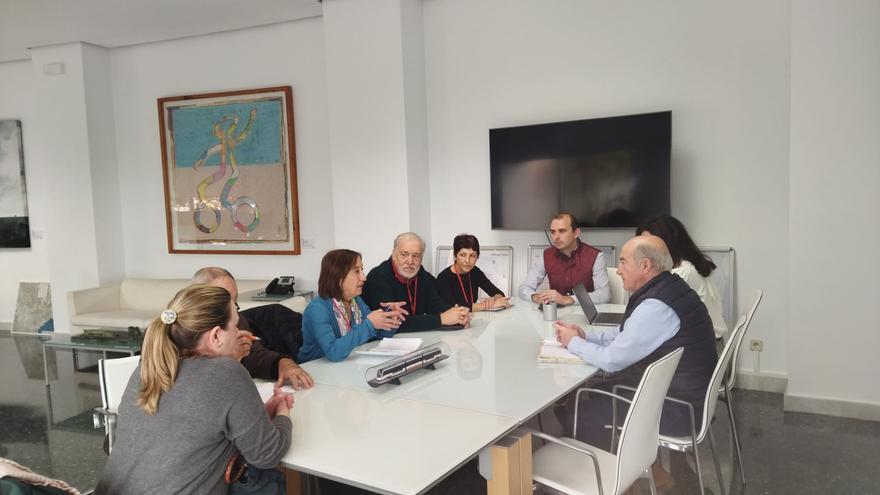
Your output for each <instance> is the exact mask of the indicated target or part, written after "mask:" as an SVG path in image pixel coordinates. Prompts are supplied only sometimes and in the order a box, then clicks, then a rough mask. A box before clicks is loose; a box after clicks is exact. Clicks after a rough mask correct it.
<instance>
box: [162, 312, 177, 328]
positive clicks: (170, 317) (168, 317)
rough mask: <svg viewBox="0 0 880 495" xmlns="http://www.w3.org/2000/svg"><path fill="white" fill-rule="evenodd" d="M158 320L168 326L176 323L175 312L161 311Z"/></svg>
mask: <svg viewBox="0 0 880 495" xmlns="http://www.w3.org/2000/svg"><path fill="white" fill-rule="evenodd" d="M160 318H162V323H165V324H166V325H170V324H172V323H174V322H175V321H177V312H176V311H174V310H173V309H166V310H165V311H162V315H161V316H160Z"/></svg>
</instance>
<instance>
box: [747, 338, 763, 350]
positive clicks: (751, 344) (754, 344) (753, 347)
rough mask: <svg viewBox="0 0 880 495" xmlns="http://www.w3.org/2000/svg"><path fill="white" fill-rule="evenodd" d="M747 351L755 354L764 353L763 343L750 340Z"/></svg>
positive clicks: (758, 340)
mask: <svg viewBox="0 0 880 495" xmlns="http://www.w3.org/2000/svg"><path fill="white" fill-rule="evenodd" d="M749 350H751V351H755V352H763V351H764V341H763V340H760V339H752V340H750V341H749Z"/></svg>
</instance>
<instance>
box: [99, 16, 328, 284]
mask: <svg viewBox="0 0 880 495" xmlns="http://www.w3.org/2000/svg"><path fill="white" fill-rule="evenodd" d="M323 45H324V35H323V27H322V22H321V19H320V18H314V19H306V20H301V21H293V22H288V23H282V24H276V25H272V26H267V27H260V28H254V29H245V30H240V31H233V32H228V33H222V34H217V35H208V36H199V37H195V38H189V39H182V40H176V41H168V42H161V43H151V44H145V45H139V46H132V47H127V48H119V49H114V50H112V51H111V56H110V59H111V72H112V83H113V95H112V97H113V104H114V108H115V112H114V116H115V124H116V144H117V155H118V160H119V190H120V197H121V202H122V217H123V224H124V225H123V233H124V244H125V267H126V273H127V275H129V276H144V277H189V276H190V275H192V273H193V272H194V271H195V270H196V269H198V268H199V267H202V266H205V265H219V266H223V267H225V268H227V269H229V270H230V271H231V272H232V273H233V274H235V275H236V276H237V277H239V278H271V277H273V276H277V275H278V274H292V275H295V276H296V278H297V280H296V284H297V287H299V288H315V286H316V280H317V276H318V270H319V266H320V259H321V256H322V255H323V253H324V252H325V251H326V250H327V249H330V248H332V247H333V211H332V200H331V198H332V191H331V184H330V169H329V156H328V137H327V128H328V122H327V93H326V88H325V86H326V82H325V66H324V49H323ZM278 85H291V86H293V106H294V110H293V111H294V125H295V130H296V161H297V176H298V177H297V178H298V192H299V207H300V212H299V219H300V227H301V234H302V237H303V238H306V239H313V240H314V241H315V248H314V249H309V248H304V249H303V251H302V255H299V256H277V255H275V256H269V255H265V256H253V255H247V256H245V255H190V254H174V255H172V254H168V250H167V244H166V229H165V210H164V207H163V194H164V193H163V187H162V158H161V151H160V145H159V124H158V116H157V110H156V99H157V98H160V97H164V96H175V95H186V94H196V93H204V92H211V91H222V90H233V89H242V88H259V87H268V86H278Z"/></svg>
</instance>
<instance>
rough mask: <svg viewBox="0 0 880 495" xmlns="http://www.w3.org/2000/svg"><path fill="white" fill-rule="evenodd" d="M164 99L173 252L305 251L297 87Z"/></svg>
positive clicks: (167, 218) (162, 115)
mask: <svg viewBox="0 0 880 495" xmlns="http://www.w3.org/2000/svg"><path fill="white" fill-rule="evenodd" d="M158 105H159V133H160V139H161V143H162V175H163V178H164V182H165V221H166V225H167V231H168V252H169V253H193V254H195V253H211V254H299V253H300V235H299V206H298V202H297V186H296V146H295V143H294V132H293V90H292V89H291V87H290V86H281V87H274V88H261V89H249V90H242V91H227V92H222V93H205V94H197V95H186V96H173V97H167V98H159V100H158Z"/></svg>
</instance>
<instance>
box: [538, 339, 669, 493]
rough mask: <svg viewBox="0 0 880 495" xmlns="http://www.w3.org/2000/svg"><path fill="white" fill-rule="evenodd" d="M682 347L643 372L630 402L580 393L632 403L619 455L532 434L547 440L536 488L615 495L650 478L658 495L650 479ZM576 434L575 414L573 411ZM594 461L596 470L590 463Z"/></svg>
mask: <svg viewBox="0 0 880 495" xmlns="http://www.w3.org/2000/svg"><path fill="white" fill-rule="evenodd" d="M682 352H683V350H682V349H681V348H678V349H676V350H675V351H673V352H670V353H669V354H667V355H666V356H664V357H662V358H660V359H658V360H657V361H655V362H654V363H652V364H651V365H650V366H648V368H647V369H646V370H645V374H644V375H643V376H642V380H641V382H640V383H639V386H638V388H637V389H636V390H635V394H634V395H633V398H632V400H630V399H627V398H625V397H620V396H618V395H615V394H612V393H611V392H608V391H606V390H598V389H592V388H581V389H579V390H578V392H577V395H576V397H575V400H580V394H581V392H590V393H595V394H602V395H607V396H609V397H611V398H612V399H614V400H622V401H624V402H627V403H629V404H630V408H629V411H628V412H627V415H626V419H625V420H624V422H623V428H622V430H621V433H620V445H619V447H618V448H617V449H616V452H617V454H611V453H609V452H606V451H604V450H602V449H598V448H596V447H592V446H590V445H588V444H586V443H583V442H580V441H578V440H575V439H573V438H562V439H559V438H556V437H553V436H550V435H547V434H545V433H541V432H537V431H532V434H533V435H535V436H537V437H539V438H543V439H545V440H547V442H549V443H547V444H545V445H544V446H543V447H541V448H539V449H538V450H536V451H535V453H534V455H533V457H532V466H533V478H534V480H535V481H537V482H538V483H541V484H543V485H546V486H548V487H550V488H553V489H555V490H559V491H562V492H564V493H569V494H578V495H583V494H588V493H598V494H599V495H605V494H606V493H608V494H610V495H617V494H619V493H621V492H623V491H625V490H626V489H627V488H629V487H630V486H631V485H632V484H633V483H634V482H635V481H636V480H637V479H638V478H640V477H642V476H647V478H648V481H649V483H650V486H651V493H652V494H656V493H657V489H656V487H655V486H654V480H653V478H652V477H651V464H652V463H653V462H654V459H655V458H656V457H657V440H658V436H659V431H660V414H661V412H662V410H663V400H664V396H665V395H666V392H667V391H668V390H669V384H670V383H671V382H672V376H673V375H674V374H675V369H676V368H677V367H678V361H679V360H680V359H681V354H682ZM574 424H575V430H576V428H577V410H575V419H574ZM587 458H590V459H592V465H590V463H589V462H588V461H587Z"/></svg>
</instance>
